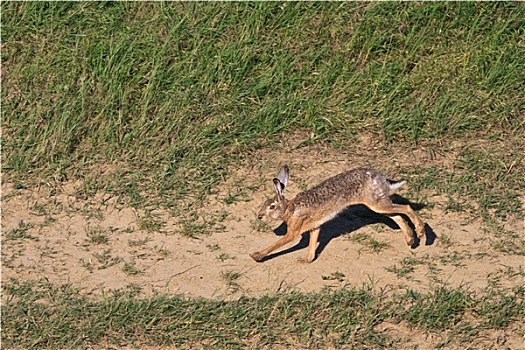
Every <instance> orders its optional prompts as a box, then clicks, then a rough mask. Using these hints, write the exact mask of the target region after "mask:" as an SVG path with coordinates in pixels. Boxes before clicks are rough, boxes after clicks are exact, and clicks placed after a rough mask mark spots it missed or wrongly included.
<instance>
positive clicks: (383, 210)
mask: <svg viewBox="0 0 525 350" xmlns="http://www.w3.org/2000/svg"><path fill="white" fill-rule="evenodd" d="M365 204H366V206H368V207H369V208H370V209H372V210H373V211H375V212H376V213H379V214H387V215H390V217H391V218H392V220H394V221H395V222H396V224H398V226H399V228H401V230H402V231H403V233H404V234H405V238H406V241H407V244H409V245H412V243H414V242H413V237H412V230H411V229H410V227H409V226H408V224H407V223H406V221H405V220H404V219H403V218H402V217H401V216H399V215H392V214H405V215H406V216H408V218H409V219H410V221H412V223H413V224H414V227H415V228H416V234H417V236H418V237H419V238H422V237H424V236H425V224H424V223H423V221H422V220H421V218H420V217H419V216H418V215H417V214H416V213H415V212H414V211H413V210H412V208H411V207H410V206H409V205H403V204H394V203H392V200H391V199H390V198H385V199H383V200H381V201H378V202H374V203H365ZM409 237H410V239H409Z"/></svg>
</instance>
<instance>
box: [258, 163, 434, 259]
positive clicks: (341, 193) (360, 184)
mask: <svg viewBox="0 0 525 350" xmlns="http://www.w3.org/2000/svg"><path fill="white" fill-rule="evenodd" d="M288 177H289V170H288V166H287V165H284V166H283V167H282V168H281V170H280V171H279V173H278V174H277V177H276V178H275V179H273V185H274V187H275V192H276V193H275V196H273V197H270V198H268V199H267V200H266V201H265V202H264V204H263V205H262V207H261V210H260V211H259V219H262V218H264V217H266V218H269V219H273V220H283V221H285V222H286V224H287V226H288V230H287V232H286V234H285V235H284V236H283V237H281V238H280V239H279V240H277V241H276V242H275V243H273V244H272V245H270V246H268V247H267V248H265V249H263V250H260V251H258V252H254V253H252V254H250V256H251V257H252V258H253V259H254V260H255V261H261V260H262V259H263V258H264V257H265V256H267V255H268V254H270V253H271V252H273V251H274V250H276V249H278V248H280V247H282V246H283V245H285V244H287V243H290V242H291V241H293V240H294V239H296V238H297V237H298V236H299V235H300V234H301V233H303V232H306V231H310V243H309V245H308V255H307V257H306V262H312V261H313V260H314V259H315V250H316V248H317V238H318V237H319V231H320V226H321V225H322V224H324V223H325V222H327V221H329V220H330V219H332V218H334V217H335V216H336V215H337V214H339V213H340V212H341V211H343V210H344V209H345V208H346V207H348V206H350V205H354V204H364V205H366V206H367V207H368V208H370V209H371V210H373V211H375V212H376V213H380V214H386V215H388V216H389V217H390V218H391V219H392V220H394V221H395V222H396V224H397V225H398V226H399V228H400V229H401V231H402V232H403V234H404V235H405V240H406V242H407V244H408V245H412V244H413V243H414V236H413V232H412V229H411V228H410V226H409V225H408V223H407V222H406V221H405V219H404V218H403V217H402V216H401V215H400V214H404V215H406V216H407V217H408V218H409V219H410V220H411V221H412V223H413V224H414V226H415V229H416V233H417V235H418V237H424V235H425V224H424V223H423V221H422V220H421V219H420V218H419V216H417V215H416V213H415V212H414V211H413V210H412V208H411V207H410V206H409V205H402V204H394V203H392V200H391V198H390V194H391V191H393V190H395V189H397V188H399V187H401V186H402V185H404V184H405V181H394V180H390V179H387V178H386V177H385V176H384V175H382V174H380V173H379V172H377V171H376V170H373V169H369V168H357V169H353V170H349V171H347V172H344V173H341V174H339V175H336V176H333V177H331V178H329V179H327V180H325V181H324V182H321V183H320V184H319V185H317V186H315V187H313V188H311V189H309V190H306V191H304V192H301V193H299V194H298V195H297V196H295V198H294V199H291V200H288V199H286V198H285V197H284V195H283V191H284V189H285V188H286V184H287V182H288Z"/></svg>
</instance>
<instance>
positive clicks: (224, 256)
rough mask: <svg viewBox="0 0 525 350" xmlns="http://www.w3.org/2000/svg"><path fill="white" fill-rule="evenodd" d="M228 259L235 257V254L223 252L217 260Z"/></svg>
mask: <svg viewBox="0 0 525 350" xmlns="http://www.w3.org/2000/svg"><path fill="white" fill-rule="evenodd" d="M228 259H232V260H233V259H235V257H234V256H231V255H229V254H227V253H221V254H219V255H218V256H217V260H220V261H224V260H228Z"/></svg>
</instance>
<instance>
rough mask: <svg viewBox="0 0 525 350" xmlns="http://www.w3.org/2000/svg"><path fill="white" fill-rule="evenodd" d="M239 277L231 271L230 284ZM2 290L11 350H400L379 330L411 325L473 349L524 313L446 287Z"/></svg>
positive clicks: (518, 291)
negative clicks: (101, 348)
mask: <svg viewBox="0 0 525 350" xmlns="http://www.w3.org/2000/svg"><path fill="white" fill-rule="evenodd" d="M236 278H238V275H237V274H235V273H231V272H230V273H226V274H225V279H227V280H228V281H230V282H231V281H232V280H235V279H236ZM3 289H4V299H5V302H4V303H3V305H2V327H3V328H2V335H3V337H2V338H3V339H2V342H3V346H5V347H14V346H15V345H16V346H17V347H30V348H89V347H90V346H94V345H96V344H107V345H112V346H124V345H134V346H138V347H140V346H141V345H151V346H155V345H158V346H175V347H177V348H191V347H194V346H197V347H199V346H205V347H206V346H209V347H213V348H228V349H234V348H239V347H250V348H272V347H275V346H278V345H281V346H283V345H284V346H291V347H295V348H297V347H301V348H319V347H324V346H326V345H328V344H330V345H331V346H333V347H336V348H341V347H343V348H362V349H366V348H385V347H388V348H397V347H398V346H399V348H403V346H402V344H401V343H400V341H401V340H400V339H398V338H397V337H395V336H393V335H392V334H388V333H384V332H379V331H377V330H376V326H378V325H380V324H382V323H383V322H389V323H400V322H406V324H408V325H409V326H410V327H412V329H413V331H414V332H428V333H436V334H440V335H441V336H446V337H448V338H449V341H453V342H454V341H459V342H464V343H463V344H464V345H468V344H469V342H472V341H474V340H477V337H478V336H479V335H480V334H482V332H483V331H486V330H500V329H508V327H512V326H513V325H514V326H515V325H517V324H518V323H519V322H520V320H521V319H523V317H524V316H525V303H524V290H523V288H522V287H517V288H515V289H514V290H512V291H507V292H501V291H497V290H490V291H488V292H487V295H484V296H480V295H475V294H473V293H471V292H469V291H468V290H465V289H462V288H458V289H448V288H445V287H440V288H437V289H435V290H433V291H430V292H429V293H416V292H414V291H411V290H408V291H406V292H397V293H396V294H394V296H393V297H392V298H385V295H382V294H377V293H375V292H371V291H370V290H369V289H366V288H365V289H341V290H337V291H332V292H330V291H324V292H320V293H314V294H298V293H283V294H279V295H275V296H263V297H261V298H257V299H254V298H246V297H241V298H240V299H238V300H235V301H214V300H205V299H184V298H182V297H178V296H170V297H168V296H164V295H160V296H154V297H151V298H146V299H138V298H136V297H135V296H134V295H135V294H136V292H133V290H132V289H131V290H122V291H117V292H115V293H114V294H111V295H109V294H107V295H105V296H104V298H103V299H93V298H89V297H87V296H81V295H79V293H78V291H77V290H75V289H74V288H72V287H71V286H67V285H61V286H58V285H52V284H49V283H48V282H46V281H42V282H20V281H16V280H11V281H9V282H8V283H5V284H4V286H3ZM28 315H30V317H28ZM467 329H468V330H469V333H468V334H467V335H466V334H465V330H467ZM460 347H461V346H460Z"/></svg>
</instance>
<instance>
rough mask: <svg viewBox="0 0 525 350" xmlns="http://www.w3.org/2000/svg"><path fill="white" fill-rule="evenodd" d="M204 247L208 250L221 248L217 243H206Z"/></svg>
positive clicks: (212, 250)
mask: <svg viewBox="0 0 525 350" xmlns="http://www.w3.org/2000/svg"><path fill="white" fill-rule="evenodd" d="M206 247H207V248H208V249H209V250H210V252H214V251H216V250H219V249H221V247H219V245H218V244H208V245H206Z"/></svg>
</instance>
